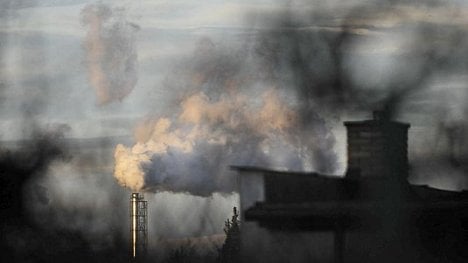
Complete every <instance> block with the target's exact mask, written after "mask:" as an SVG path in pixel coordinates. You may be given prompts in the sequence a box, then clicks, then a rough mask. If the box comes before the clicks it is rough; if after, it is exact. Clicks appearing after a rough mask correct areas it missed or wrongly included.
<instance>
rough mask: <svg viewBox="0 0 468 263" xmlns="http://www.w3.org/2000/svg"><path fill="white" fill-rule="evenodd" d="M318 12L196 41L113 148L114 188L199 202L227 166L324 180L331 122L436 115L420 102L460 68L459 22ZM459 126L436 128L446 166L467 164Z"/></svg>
mask: <svg viewBox="0 0 468 263" xmlns="http://www.w3.org/2000/svg"><path fill="white" fill-rule="evenodd" d="M425 6H426V7H428V8H429V7H430V8H433V9H434V10H435V11H436V12H438V13H440V14H443V15H447V14H448V13H450V12H451V11H450V10H452V9H450V7H443V6H437V5H432V4H425ZM321 8H322V7H317V8H314V9H300V10H299V9H297V7H294V6H291V8H289V9H284V10H281V11H278V12H277V13H275V15H273V16H272V15H271V14H268V15H265V14H256V13H254V14H252V16H251V17H252V21H251V22H252V28H253V29H252V30H251V31H249V32H247V33H245V32H244V34H241V33H240V34H239V35H241V36H242V37H243V39H242V40H239V39H238V38H237V39H235V41H233V42H230V43H223V42H222V41H221V42H217V43H214V42H213V41H212V40H210V39H207V38H204V39H202V40H201V41H200V43H199V46H198V48H196V50H195V52H194V55H193V56H192V57H191V58H189V59H186V60H185V61H183V62H181V63H179V65H177V66H175V69H174V70H173V71H172V74H170V75H169V76H168V77H167V79H166V82H165V83H164V84H165V86H164V88H166V90H167V94H168V96H167V99H168V100H169V102H168V103H167V105H168V106H167V107H166V110H165V111H164V112H159V113H158V114H154V115H155V116H152V117H150V118H149V120H147V121H146V122H145V123H144V124H142V125H140V126H139V127H138V128H136V131H135V134H136V140H137V141H138V142H137V143H136V144H135V145H134V146H132V147H125V146H123V145H119V146H118V147H117V148H116V151H115V160H116V166H115V173H114V175H115V177H116V178H117V180H118V181H119V183H120V184H121V185H124V186H127V187H130V188H132V189H134V190H151V191H158V190H169V191H186V192H190V193H193V194H199V195H209V194H210V193H212V192H216V191H222V192H224V191H232V190H233V180H234V179H233V176H232V174H230V173H229V172H228V171H227V167H228V166H229V165H233V164H234V165H235V164H240V165H257V166H268V167H279V168H285V169H292V170H295V169H298V170H315V171H318V172H322V173H333V172H335V171H336V170H337V168H339V163H338V159H337V154H336V149H335V136H334V134H333V133H332V129H333V128H336V126H337V124H338V123H340V121H341V119H343V118H346V117H349V116H354V115H356V116H357V115H360V116H362V113H363V112H366V113H367V114H369V113H370V112H371V111H372V110H383V111H384V112H385V113H386V114H387V116H388V117H389V118H399V117H401V116H405V114H410V115H411V114H413V116H410V117H411V119H412V120H414V121H415V123H413V125H419V124H420V123H418V122H421V121H422V119H423V118H424V117H422V113H423V112H424V111H426V112H427V110H434V111H437V112H440V109H436V108H435V104H434V103H433V101H427V100H428V98H427V97H432V96H433V94H429V95H428V93H430V92H431V89H433V87H434V85H436V83H437V82H440V81H441V80H443V79H446V78H452V77H454V76H460V75H461V74H463V73H462V72H461V71H460V70H462V71H463V69H464V68H466V65H465V64H466V62H465V61H466V60H465V59H463V58H465V57H466V55H464V54H466V47H467V46H468V45H466V43H467V42H466V40H465V38H464V37H460V34H459V33H460V32H461V31H463V30H462V29H461V28H460V27H459V26H458V25H457V24H451V23H450V22H449V21H447V22H446V23H440V21H436V20H433V19H432V18H431V17H425V16H423V14H421V12H420V10H419V8H420V6H413V5H407V6H406V5H403V4H401V5H396V6H394V5H392V4H388V5H374V4H366V5H361V4H355V5H354V6H352V7H351V8H349V7H346V8H343V9H340V8H336V7H335V8H333V9H331V10H327V9H326V8H324V9H323V10H322V9H321ZM463 32H464V31H463ZM453 47H457V49H456V50H454V51H453V52H452V51H451V49H452V48H453ZM452 91H453V90H452ZM464 92H465V91H457V92H455V93H456V94H458V95H462V94H464ZM460 93H461V94H460ZM426 95H427V97H426ZM428 105H430V106H428ZM444 107H445V108H448V107H447V105H444ZM463 107H464V106H463ZM465 108H466V107H465ZM463 112H466V110H463ZM418 113H419V115H416V116H415V114H418ZM344 115H346V117H344ZM367 116H369V115H367ZM465 119H466V118H465ZM459 120H462V121H461V122H462V123H457V124H455V125H456V128H452V127H455V126H453V125H454V124H450V125H446V124H441V125H440V127H442V128H441V129H440V132H441V133H444V135H441V136H444V137H447V140H446V141H447V143H446V144H447V148H451V149H450V150H449V156H451V157H450V159H451V160H452V161H450V163H452V164H455V165H458V164H459V163H460V160H454V159H455V158H456V156H465V155H464V154H463V153H460V150H457V149H456V148H455V144H457V143H456V141H457V140H458V139H461V138H464V135H463V134H464V133H465V129H462V128H460V127H461V126H464V123H465V121H464V120H463V118H461V119H460V118H459ZM424 125H426V128H427V127H428V126H430V125H432V124H430V123H426V124H424ZM457 138H458V139H457ZM422 148H425V150H427V151H430V149H427V145H425V146H423V147H422ZM452 148H453V149H452ZM413 159H415V158H413ZM461 162H462V163H463V162H464V161H463V160H462V161H461ZM463 173H464V172H463Z"/></svg>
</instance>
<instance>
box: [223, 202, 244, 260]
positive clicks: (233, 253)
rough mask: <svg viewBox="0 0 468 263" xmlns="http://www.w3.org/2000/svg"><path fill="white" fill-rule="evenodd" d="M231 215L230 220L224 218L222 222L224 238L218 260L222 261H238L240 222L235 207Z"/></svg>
mask: <svg viewBox="0 0 468 263" xmlns="http://www.w3.org/2000/svg"><path fill="white" fill-rule="evenodd" d="M232 211H233V215H232V219H231V220H229V219H228V220H226V222H225V223H224V233H226V240H225V241H224V244H223V247H222V248H221V251H220V257H219V259H220V260H219V261H220V262H223V263H230V262H239V252H240V223H239V214H238V212H237V208H236V207H234V208H233V209H232Z"/></svg>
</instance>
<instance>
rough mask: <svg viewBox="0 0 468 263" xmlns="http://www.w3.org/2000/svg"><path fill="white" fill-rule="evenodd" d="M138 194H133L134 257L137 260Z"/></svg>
mask: <svg viewBox="0 0 468 263" xmlns="http://www.w3.org/2000/svg"><path fill="white" fill-rule="evenodd" d="M136 195H137V194H135V193H133V194H132V233H131V234H132V256H133V258H136V250H137V214H138V213H137V196H136Z"/></svg>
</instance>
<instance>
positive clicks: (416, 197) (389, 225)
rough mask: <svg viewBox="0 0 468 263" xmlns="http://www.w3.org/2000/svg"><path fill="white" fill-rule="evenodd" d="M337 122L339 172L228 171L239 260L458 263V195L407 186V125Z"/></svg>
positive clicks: (464, 220)
mask: <svg viewBox="0 0 468 263" xmlns="http://www.w3.org/2000/svg"><path fill="white" fill-rule="evenodd" d="M344 124H345V126H346V128H347V139H348V169H347V172H346V174H345V175H344V176H330V175H322V174H318V173H304V172H289V171H274V170H269V169H263V168H258V167H240V166H236V167H232V169H234V170H237V171H238V172H239V173H240V177H239V184H240V185H239V187H240V198H241V211H242V216H243V219H244V220H245V222H243V228H242V251H241V253H242V258H243V259H244V261H246V262H250V261H251V260H255V261H256V262H312V261H316V262H396V261H398V262H440V261H441V260H442V261H443V262H466V259H467V258H468V253H466V252H464V251H465V248H466V245H467V244H468V193H467V192H466V191H463V192H451V191H444V190H438V189H434V188H430V187H428V186H425V185H410V184H409V183H408V181H407V178H408V157H407V138H408V136H407V133H408V129H409V127H410V125H409V124H405V123H400V122H395V121H391V120H389V119H388V118H387V116H386V115H385V114H384V113H381V112H375V113H374V118H373V119H371V120H365V121H353V122H345V123H344ZM441 244H445V245H441ZM447 244H450V245H447ZM252 254H255V255H256V256H255V258H253V257H252Z"/></svg>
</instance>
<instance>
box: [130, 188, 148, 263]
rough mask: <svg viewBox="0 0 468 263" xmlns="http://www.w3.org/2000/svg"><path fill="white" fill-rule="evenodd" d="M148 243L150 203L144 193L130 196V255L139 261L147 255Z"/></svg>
mask: <svg viewBox="0 0 468 263" xmlns="http://www.w3.org/2000/svg"><path fill="white" fill-rule="evenodd" d="M147 243H148V203H147V201H145V200H144V196H143V194H140V193H132V195H131V197H130V256H131V259H132V260H134V261H138V260H140V259H142V258H144V256H145V255H146V250H147Z"/></svg>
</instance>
